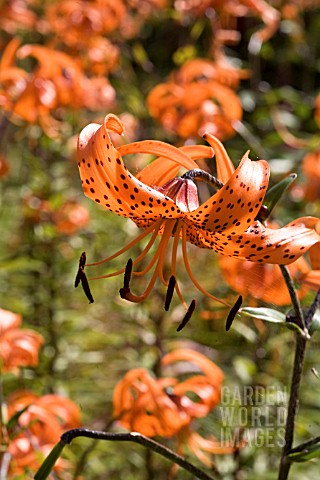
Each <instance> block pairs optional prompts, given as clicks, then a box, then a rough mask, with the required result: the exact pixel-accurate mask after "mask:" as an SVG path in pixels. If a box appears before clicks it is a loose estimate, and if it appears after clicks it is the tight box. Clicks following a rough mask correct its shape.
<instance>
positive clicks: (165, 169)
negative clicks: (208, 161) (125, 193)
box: [136, 145, 214, 186]
mask: <svg viewBox="0 0 320 480" xmlns="http://www.w3.org/2000/svg"><path fill="white" fill-rule="evenodd" d="M179 150H180V151H182V152H183V153H185V154H186V155H188V156H189V157H190V160H191V161H192V160H193V164H192V167H191V164H189V165H188V167H185V168H187V169H189V170H192V169H194V168H199V167H198V165H197V163H196V162H195V161H194V160H199V159H201V158H212V157H213V156H214V151H213V149H212V148H211V147H207V146H206V145H185V146H183V147H180V148H179ZM190 167H191V168H190ZM180 168H181V165H180V164H178V163H177V162H175V161H174V160H169V159H168V158H165V157H158V158H156V159H155V160H154V161H153V162H151V163H150V164H149V165H147V166H146V167H145V168H143V169H142V170H141V171H140V172H139V173H138V174H137V175H136V178H137V179H138V180H140V181H141V182H143V183H145V184H147V185H150V186H152V185H157V186H161V185H164V184H165V183H166V182H168V181H169V180H171V179H172V178H174V177H175V176H176V175H177V174H178V172H179V170H180Z"/></svg>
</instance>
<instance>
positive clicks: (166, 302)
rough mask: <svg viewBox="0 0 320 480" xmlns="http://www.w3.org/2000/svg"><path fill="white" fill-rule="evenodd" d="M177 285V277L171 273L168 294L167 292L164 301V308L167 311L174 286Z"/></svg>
mask: <svg viewBox="0 0 320 480" xmlns="http://www.w3.org/2000/svg"><path fill="white" fill-rule="evenodd" d="M175 286H176V277H175V276H174V275H171V277H170V280H169V284H168V289H167V294H166V299H165V302H164V309H165V311H166V312H167V311H168V310H169V307H170V304H171V300H172V297H173V294H174V287H175Z"/></svg>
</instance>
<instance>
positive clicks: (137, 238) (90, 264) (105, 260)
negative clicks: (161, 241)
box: [86, 220, 163, 267]
mask: <svg viewBox="0 0 320 480" xmlns="http://www.w3.org/2000/svg"><path fill="white" fill-rule="evenodd" d="M162 221H163V220H161V221H160V222H155V223H153V224H152V225H150V227H148V228H146V229H145V230H144V232H142V233H141V234H140V235H138V236H137V237H136V238H135V239H134V240H132V241H131V242H129V243H128V245H126V246H125V247H123V248H121V249H120V250H118V252H116V253H114V254H113V255H111V256H110V257H107V258H104V259H103V260H99V261H98V262H94V263H87V265H86V267H95V266H96V265H101V264H102V263H106V262H109V261H110V260H113V259H114V258H116V257H118V256H119V255H122V254H123V253H124V252H126V251H127V250H129V249H130V248H132V247H134V245H136V243H139V242H140V240H142V239H143V238H144V237H146V236H147V235H148V234H149V233H150V232H152V230H154V229H155V230H157V223H161V222H162ZM158 228H159V227H158Z"/></svg>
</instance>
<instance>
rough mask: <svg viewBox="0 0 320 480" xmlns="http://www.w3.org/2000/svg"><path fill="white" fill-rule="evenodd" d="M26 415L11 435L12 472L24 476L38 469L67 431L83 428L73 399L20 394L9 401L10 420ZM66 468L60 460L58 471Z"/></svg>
mask: <svg viewBox="0 0 320 480" xmlns="http://www.w3.org/2000/svg"><path fill="white" fill-rule="evenodd" d="M18 412H22V413H21V414H20V415H19V417H18V419H17V422H16V423H15V425H14V426H12V430H11V431H9V432H8V434H9V438H10V441H9V446H8V453H9V454H10V455H11V462H10V471H11V472H12V473H13V472H14V473H15V474H23V473H24V472H25V470H26V469H27V470H29V469H36V468H38V467H39V465H40V464H41V461H42V460H43V458H44V457H45V456H46V455H47V454H48V453H49V452H50V450H51V449H52V448H53V446H54V445H55V443H57V442H58V441H59V439H60V436H61V435H62V433H63V432H64V431H65V430H68V429H71V428H77V427H79V426H80V410H79V408H78V407H77V406H76V405H75V403H74V402H72V401H71V400H70V399H68V398H66V397H62V396H61V395H56V394H49V395H44V396H42V397H40V396H37V395H35V394H33V393H31V392H28V391H18V392H15V393H14V394H13V395H11V396H10V397H9V399H8V418H9V420H10V419H12V417H13V416H14V415H15V414H17V413H18ZM62 466H64V467H65V466H66V462H65V461H61V460H59V461H58V463H57V464H56V468H59V467H60V468H61V467H62Z"/></svg>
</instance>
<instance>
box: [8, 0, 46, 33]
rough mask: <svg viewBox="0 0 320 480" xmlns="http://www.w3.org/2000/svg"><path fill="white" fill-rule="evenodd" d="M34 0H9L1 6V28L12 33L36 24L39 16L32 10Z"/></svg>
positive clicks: (28, 28) (30, 27)
mask: <svg viewBox="0 0 320 480" xmlns="http://www.w3.org/2000/svg"><path fill="white" fill-rule="evenodd" d="M31 3H32V0H31V1H30V0H7V1H5V2H2V3H1V6H0V28H1V29H3V30H4V31H5V32H7V33H10V34H15V33H16V32H17V31H18V30H20V29H26V30H30V29H32V28H34V27H35V26H36V23H37V16H36V14H35V13H34V12H33V11H32V10H30V8H29V6H30V4H31Z"/></svg>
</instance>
